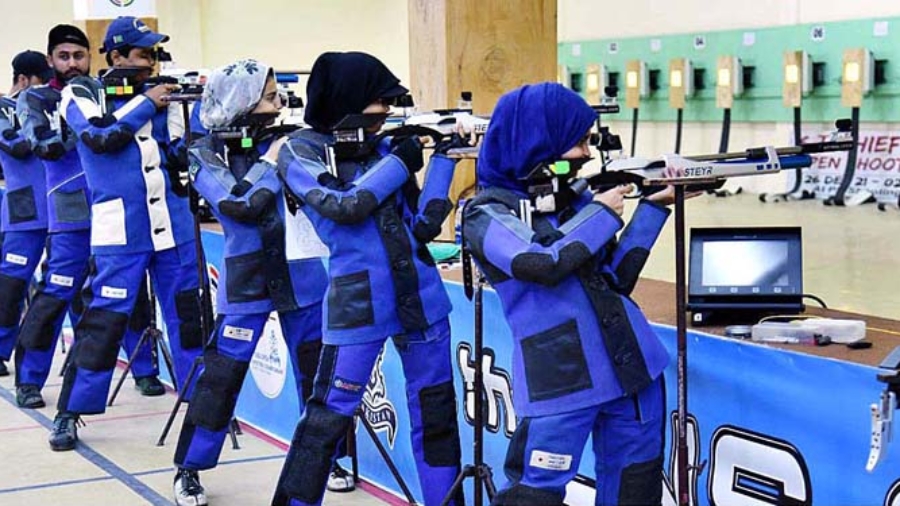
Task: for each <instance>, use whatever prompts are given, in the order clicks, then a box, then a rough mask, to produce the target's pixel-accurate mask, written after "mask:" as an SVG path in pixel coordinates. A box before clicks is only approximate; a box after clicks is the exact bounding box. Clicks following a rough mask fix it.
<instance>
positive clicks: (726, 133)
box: [719, 108, 731, 153]
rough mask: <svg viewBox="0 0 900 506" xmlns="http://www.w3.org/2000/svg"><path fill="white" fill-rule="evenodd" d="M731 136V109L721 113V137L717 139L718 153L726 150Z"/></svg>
mask: <svg viewBox="0 0 900 506" xmlns="http://www.w3.org/2000/svg"><path fill="white" fill-rule="evenodd" d="M730 137H731V109H730V108H726V109H725V110H724V111H723V113H722V137H721V138H720V139H719V153H727V152H728V139H729V138H730Z"/></svg>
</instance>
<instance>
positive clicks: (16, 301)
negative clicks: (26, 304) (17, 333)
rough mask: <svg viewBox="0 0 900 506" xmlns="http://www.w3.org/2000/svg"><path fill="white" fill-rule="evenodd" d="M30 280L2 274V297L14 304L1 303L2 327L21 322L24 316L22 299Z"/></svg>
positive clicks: (0, 317) (0, 275) (0, 290)
mask: <svg viewBox="0 0 900 506" xmlns="http://www.w3.org/2000/svg"><path fill="white" fill-rule="evenodd" d="M27 288H28V281H26V280H24V279H19V278H14V277H12V276H7V275H6V274H0V297H3V299H5V300H7V301H9V302H12V304H0V327H12V326H13V325H17V324H18V323H19V318H20V317H21V316H22V311H21V308H22V300H24V299H25V290H26V289H27Z"/></svg>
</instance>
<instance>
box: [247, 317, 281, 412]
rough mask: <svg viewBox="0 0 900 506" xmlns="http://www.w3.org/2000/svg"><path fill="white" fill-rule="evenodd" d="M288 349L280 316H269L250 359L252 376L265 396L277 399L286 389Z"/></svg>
mask: <svg viewBox="0 0 900 506" xmlns="http://www.w3.org/2000/svg"><path fill="white" fill-rule="evenodd" d="M288 360H289V357H288V349H287V344H285V342H284V337H283V336H282V335H281V324H280V323H279V320H278V315H277V314H276V313H272V314H270V315H269V321H268V322H266V326H265V327H264V328H263V331H262V336H260V338H259V343H257V344H256V351H254V352H253V358H252V359H250V375H251V376H252V377H253V381H254V382H255V383H256V387H257V388H259V391H260V392H262V394H263V395H265V396H266V397H268V398H270V399H275V398H276V397H278V396H279V395H280V394H281V390H282V389H284V382H285V380H286V378H287V364H288Z"/></svg>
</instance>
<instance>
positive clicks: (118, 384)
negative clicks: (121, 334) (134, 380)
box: [106, 328, 156, 406]
mask: <svg viewBox="0 0 900 506" xmlns="http://www.w3.org/2000/svg"><path fill="white" fill-rule="evenodd" d="M148 338H149V339H150V340H151V341H152V342H155V341H156V339H154V338H153V337H152V336H151V335H150V329H149V328H148V329H144V332H142V333H141V338H140V339H138V342H137V346H135V347H134V350H132V351H131V356H130V357H128V362H127V363H126V364H125V371H124V372H123V373H122V376H121V377H119V381H117V382H116V387H115V388H114V389H113V391H112V395H110V396H109V401H107V402H106V405H107V406H112V405H113V403H114V402H116V397H117V396H118V395H119V390H121V389H122V383H124V382H125V378H127V377H128V373H129V372H130V371H131V366H132V365H133V364H134V359H135V358H136V357H137V356H138V353H140V351H141V346H143V345H144V343H146V342H147V339H148Z"/></svg>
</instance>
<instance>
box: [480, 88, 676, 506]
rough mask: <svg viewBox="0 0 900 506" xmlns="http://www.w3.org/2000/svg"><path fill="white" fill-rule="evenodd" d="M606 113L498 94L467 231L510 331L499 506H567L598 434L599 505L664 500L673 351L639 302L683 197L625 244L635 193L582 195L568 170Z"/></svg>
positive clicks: (636, 223)
mask: <svg viewBox="0 0 900 506" xmlns="http://www.w3.org/2000/svg"><path fill="white" fill-rule="evenodd" d="M596 118H597V115H596V112H594V111H593V110H592V109H591V108H590V107H589V106H588V105H587V104H586V103H585V101H584V100H583V99H582V98H581V97H579V96H578V95H577V94H575V93H574V92H572V91H570V90H568V89H566V88H564V87H562V86H560V85H558V84H550V83H546V84H538V85H530V86H524V87H521V88H518V89H516V90H513V91H511V92H509V93H507V94H506V95H504V96H503V97H501V98H500V101H499V102H498V104H497V107H496V108H495V110H494V114H493V115H492V116H491V124H490V127H489V128H488V131H487V134H486V136H485V140H484V144H483V146H482V149H481V153H480V155H479V159H478V165H477V169H476V175H477V179H478V185H479V188H480V192H479V194H478V195H477V196H476V197H475V198H474V199H472V200H471V201H470V203H469V204H468V206H467V207H466V211H465V215H464V220H465V221H464V236H465V240H466V241H467V243H468V245H469V247H470V248H471V251H472V253H473V255H474V258H475V259H476V261H477V263H478V264H479V266H480V267H481V269H482V271H483V272H484V274H485V276H486V278H487V279H488V280H489V281H490V283H491V285H492V286H493V288H494V289H495V290H496V291H497V295H498V296H499V297H500V301H501V304H502V306H503V312H504V315H505V316H506V320H507V322H508V323H509V326H510V328H511V330H512V335H513V339H514V341H515V343H514V344H515V347H514V352H513V384H514V389H513V393H514V399H513V402H514V405H515V408H516V415H517V416H518V417H519V424H518V427H517V428H516V432H515V433H514V435H513V437H512V441H511V442H510V445H509V450H508V452H507V456H506V466H505V471H506V476H507V478H508V479H509V483H508V485H507V486H506V487H505V488H504V489H502V490H501V491H500V492H499V493H498V494H497V495H496V497H494V500H493V502H492V504H493V505H495V506H507V505H538V504H539V505H562V504H563V499H564V496H565V488H566V484H567V483H568V482H569V481H570V480H571V479H572V478H573V477H574V476H575V473H576V472H577V470H578V465H579V462H580V460H581V455H582V452H583V450H584V445H585V442H586V441H587V438H588V436H589V435H591V436H593V444H594V447H593V451H594V455H595V457H596V461H597V464H596V468H595V472H596V480H597V487H596V488H597V496H596V501H595V504H597V505H641V506H649V505H654V504H656V505H658V504H660V503H661V501H662V479H661V476H662V447H663V440H662V437H663V421H664V409H665V406H664V397H663V378H662V371H663V369H664V368H665V367H666V364H667V363H668V361H669V357H668V354H667V353H666V350H665V349H664V348H663V345H662V344H661V343H660V341H659V339H658V338H657V336H656V335H655V334H654V332H653V329H652V328H651V327H650V325H649V323H647V319H646V318H645V317H644V315H643V313H642V312H641V310H640V309H639V308H638V306H637V305H636V304H635V303H634V301H633V300H632V299H631V298H630V294H631V291H632V289H633V288H634V286H635V283H636V282H637V280H638V276H639V274H640V271H641V269H642V268H643V266H644V263H645V261H646V260H647V257H648V255H649V253H650V248H651V247H652V246H653V244H654V242H655V241H656V238H657V236H658V235H659V232H660V230H661V229H662V227H663V224H664V223H665V221H666V218H667V217H668V215H669V210H668V209H667V208H666V207H664V206H663V205H661V204H668V203H671V201H672V196H673V192H674V190H673V189H672V188H671V187H667V188H666V190H664V191H662V192H659V193H656V194H654V195H652V196H651V197H648V198H646V199H643V200H641V202H640V203H639V204H638V206H637V209H636V210H635V213H634V215H633V217H632V219H631V221H630V222H629V224H628V226H627V227H625V229H624V230H623V231H622V232H621V234H620V235H619V237H618V240H617V239H616V234H617V233H619V231H620V230H621V229H622V227H623V226H624V223H623V221H622V218H621V217H620V215H621V214H622V208H623V198H624V195H625V193H627V192H628V191H629V190H630V188H627V187H618V188H614V189H611V190H608V191H606V192H604V193H601V194H599V195H592V194H591V193H590V192H584V193H578V192H577V191H573V190H571V189H570V186H569V184H568V183H569V181H570V178H571V175H572V174H571V172H569V173H568V174H565V173H566V172H567V170H566V168H568V170H571V169H573V168H577V167H578V166H579V165H581V164H582V163H583V162H584V161H586V160H587V159H588V158H589V157H590V151H589V146H588V139H589V134H590V129H591V125H592V124H593V123H594V122H595V121H596ZM560 174H564V175H560ZM554 178H555V179H556V184H557V186H556V187H555V188H557V191H556V192H554V193H552V194H542V195H536V194H535V191H536V189H541V191H546V189H547V188H548V187H549V188H553V186H552V184H551V185H549V186H548V185H547V183H548V182H550V183H553V181H552V180H553V179H554ZM537 197H541V198H537ZM535 204H537V206H536V205H535Z"/></svg>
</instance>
